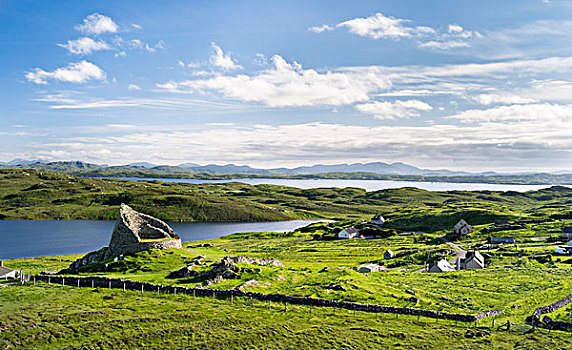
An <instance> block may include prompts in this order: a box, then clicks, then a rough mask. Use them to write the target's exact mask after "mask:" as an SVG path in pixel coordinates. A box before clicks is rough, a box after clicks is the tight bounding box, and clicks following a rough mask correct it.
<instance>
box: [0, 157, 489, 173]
mask: <svg viewBox="0 0 572 350" xmlns="http://www.w3.org/2000/svg"><path fill="white" fill-rule="evenodd" d="M0 167H2V168H9V167H10V168H11V167H14V168H33V169H43V170H53V171H64V172H84V171H93V170H98V169H107V170H112V169H113V170H120V169H122V170H128V169H130V170H142V169H148V170H155V171H161V172H176V173H185V172H192V173H208V174H256V175H305V174H308V175H310V174H324V173H370V174H380V175H422V176H464V175H476V174H474V173H469V172H463V171H450V170H444V169H443V170H429V169H420V168H417V167H414V166H411V165H407V164H404V163H392V164H387V163H382V162H373V163H365V164H364V163H354V164H335V165H323V164H318V165H312V166H302V167H297V168H293V169H289V168H274V169H258V168H252V167H250V166H247V165H234V164H226V165H217V164H208V165H199V164H196V163H183V164H179V165H177V166H169V165H156V164H152V163H148V162H136V163H130V164H127V165H119V166H108V165H100V164H91V163H85V162H82V161H65V162H48V161H45V160H40V159H38V160H24V159H14V160H13V161H10V162H7V163H0ZM488 174H489V175H490V174H491V173H488ZM492 174H494V173H492Z"/></svg>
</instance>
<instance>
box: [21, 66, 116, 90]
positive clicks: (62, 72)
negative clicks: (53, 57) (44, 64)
mask: <svg viewBox="0 0 572 350" xmlns="http://www.w3.org/2000/svg"><path fill="white" fill-rule="evenodd" d="M26 79H28V81H31V82H33V83H35V84H47V83H48V80H57V81H62V82H69V83H74V84H78V83H85V82H86V81H88V80H90V79H96V80H103V79H105V72H104V71H103V70H102V69H101V68H99V67H98V66H96V65H95V64H93V63H90V62H87V61H80V62H75V63H70V64H68V66H67V67H62V68H58V69H56V70H55V71H53V72H47V71H45V70H43V69H40V68H35V69H34V70H33V71H31V72H28V73H26Z"/></svg>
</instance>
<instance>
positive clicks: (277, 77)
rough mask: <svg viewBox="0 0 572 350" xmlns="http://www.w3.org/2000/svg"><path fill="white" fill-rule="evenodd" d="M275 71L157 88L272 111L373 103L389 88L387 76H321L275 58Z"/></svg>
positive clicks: (338, 73)
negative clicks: (213, 95) (373, 96)
mask: <svg viewBox="0 0 572 350" xmlns="http://www.w3.org/2000/svg"><path fill="white" fill-rule="evenodd" d="M271 61H272V64H273V65H272V67H271V68H269V69H266V70H263V71H262V72H259V73H257V74H255V75H252V76H248V75H244V74H242V75H237V76H224V75H216V76H214V77H212V78H209V79H202V80H200V79H199V80H186V81H182V82H174V81H171V82H168V83H165V84H157V87H159V88H162V89H165V90H168V91H171V92H186V93H196V92H203V91H208V90H210V91H218V92H221V93H222V94H223V95H224V96H225V97H227V98H231V99H238V100H241V101H245V102H261V103H263V104H265V105H267V106H271V107H296V106H319V105H332V106H337V105H346V104H351V103H354V102H363V101H367V100H368V99H369V93H371V92H373V91H377V90H380V89H384V88H387V87H389V80H388V79H387V78H386V77H384V76H378V75H375V74H369V73H353V72H345V73H342V72H335V71H334V72H332V71H327V72H325V73H319V72H317V71H315V70H313V69H303V68H302V66H301V65H299V64H298V63H296V62H294V63H292V64H289V63H288V62H286V60H284V59H283V58H282V57H280V56H278V55H275V56H273V57H272V59H271Z"/></svg>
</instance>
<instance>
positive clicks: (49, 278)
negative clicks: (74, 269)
mask: <svg viewBox="0 0 572 350" xmlns="http://www.w3.org/2000/svg"><path fill="white" fill-rule="evenodd" d="M50 280H51V277H48V286H49V285H50Z"/></svg>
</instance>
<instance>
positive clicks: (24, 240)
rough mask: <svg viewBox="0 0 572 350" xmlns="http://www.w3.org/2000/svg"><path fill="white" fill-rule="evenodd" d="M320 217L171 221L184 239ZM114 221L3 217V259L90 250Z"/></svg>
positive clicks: (280, 227) (284, 228)
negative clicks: (282, 219) (242, 220)
mask: <svg viewBox="0 0 572 350" xmlns="http://www.w3.org/2000/svg"><path fill="white" fill-rule="evenodd" d="M317 221H320V220H293V221H270V222H232V223H226V222H225V223H222V222H220V223H219V222H209V223H204V222H197V223H194V222H193V223H171V222H170V223H169V225H171V227H172V228H173V230H175V232H177V233H178V234H179V236H180V237H181V239H182V240H183V241H200V240H205V239H215V238H219V237H221V236H225V235H228V234H231V233H238V232H263V231H267V232H288V231H292V230H294V229H296V228H298V227H302V226H306V225H308V224H310V223H312V222H317ZM114 226H115V221H101V220H42V221H36V220H0V241H1V242H2V244H1V246H0V259H14V258H22V257H35V256H46V255H66V254H79V253H88V252H91V251H94V250H97V249H99V248H101V247H104V246H107V244H109V239H110V238H111V232H112V231H113V227H114Z"/></svg>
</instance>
